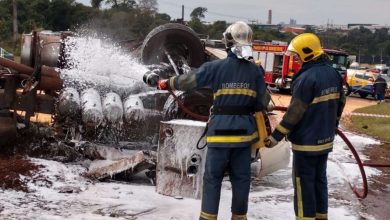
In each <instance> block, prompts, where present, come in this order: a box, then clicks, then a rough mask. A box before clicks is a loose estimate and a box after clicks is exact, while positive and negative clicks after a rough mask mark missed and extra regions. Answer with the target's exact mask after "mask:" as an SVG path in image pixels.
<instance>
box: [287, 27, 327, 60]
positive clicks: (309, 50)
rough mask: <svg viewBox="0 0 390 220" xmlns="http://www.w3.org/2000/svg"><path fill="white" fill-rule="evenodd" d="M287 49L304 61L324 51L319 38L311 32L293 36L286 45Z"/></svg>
mask: <svg viewBox="0 0 390 220" xmlns="http://www.w3.org/2000/svg"><path fill="white" fill-rule="evenodd" d="M287 51H288V52H293V53H296V54H298V56H299V58H300V59H301V60H302V62H304V63H305V62H309V61H311V60H313V59H315V58H317V57H319V56H320V55H321V54H323V53H324V50H323V49H322V47H321V42H320V39H319V38H318V37H317V36H316V35H315V34H312V33H304V34H300V35H298V36H296V37H294V39H292V41H291V43H290V44H289V45H288V48H287Z"/></svg>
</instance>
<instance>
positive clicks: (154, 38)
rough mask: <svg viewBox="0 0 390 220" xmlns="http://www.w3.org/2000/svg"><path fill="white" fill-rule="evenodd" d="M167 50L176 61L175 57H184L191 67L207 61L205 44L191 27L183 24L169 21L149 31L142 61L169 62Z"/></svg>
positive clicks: (142, 53)
mask: <svg viewBox="0 0 390 220" xmlns="http://www.w3.org/2000/svg"><path fill="white" fill-rule="evenodd" d="M165 50H167V51H168V53H169V54H170V55H171V56H172V58H173V60H174V61H176V60H175V58H178V57H183V58H184V59H185V60H186V62H187V64H188V65H189V66H190V67H195V68H197V67H199V66H200V65H202V64H203V63H204V61H205V53H204V46H203V44H202V42H201V41H200V39H199V37H198V36H197V35H196V33H195V32H194V31H193V30H192V29H191V28H189V27H187V26H185V25H182V24H177V23H168V24H164V25H161V26H158V27H156V28H155V29H153V30H152V31H151V32H149V34H148V35H147V36H146V38H145V40H144V42H143V44H142V46H141V61H142V63H144V64H146V65H150V64H159V63H160V62H165V63H169V61H168V59H167V57H166V55H165V53H164V51H165ZM175 63H177V62H175Z"/></svg>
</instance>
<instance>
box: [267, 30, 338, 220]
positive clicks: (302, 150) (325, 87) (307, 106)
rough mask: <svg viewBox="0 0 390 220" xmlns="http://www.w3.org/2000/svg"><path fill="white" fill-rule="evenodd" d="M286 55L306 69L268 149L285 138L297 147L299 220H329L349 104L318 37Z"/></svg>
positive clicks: (302, 40)
mask: <svg viewBox="0 0 390 220" xmlns="http://www.w3.org/2000/svg"><path fill="white" fill-rule="evenodd" d="M287 52H288V53H290V54H291V55H293V56H297V58H299V60H301V62H302V68H301V69H300V71H299V72H298V73H297V74H295V75H294V78H293V83H292V98H291V102H290V105H289V107H288V109H287V112H286V114H285V115H284V116H283V119H282V121H281V122H280V123H279V125H277V126H276V128H275V130H274V131H273V132H272V134H271V135H270V136H269V137H268V138H267V139H266V145H267V146H268V147H273V146H275V145H276V144H277V143H278V141H280V140H281V139H282V138H283V137H285V136H287V138H288V139H289V140H290V141H291V143H292V150H293V183H294V211H295V215H296V219H297V220H310V219H313V220H314V219H327V218H328V186H327V177H326V165H327V159H328V154H329V152H331V151H332V148H333V141H334V137H335V131H336V128H337V126H338V122H339V118H340V116H341V113H342V111H343V108H344V105H345V96H344V92H343V89H342V87H343V81H342V78H341V75H340V74H339V73H338V72H337V71H336V70H335V69H333V68H332V66H331V65H330V64H329V62H328V59H327V56H326V55H325V54H324V51H323V49H322V47H321V43H320V40H319V38H318V37H317V36H316V35H314V34H311V33H304V34H301V35H298V36H296V37H295V38H294V39H293V40H292V41H291V43H290V44H289V46H288V49H287Z"/></svg>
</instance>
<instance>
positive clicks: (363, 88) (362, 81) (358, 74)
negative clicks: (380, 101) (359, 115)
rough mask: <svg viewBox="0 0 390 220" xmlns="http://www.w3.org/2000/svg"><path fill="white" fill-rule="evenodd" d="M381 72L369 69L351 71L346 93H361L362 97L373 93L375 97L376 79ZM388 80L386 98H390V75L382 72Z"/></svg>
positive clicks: (383, 76) (348, 76)
mask: <svg viewBox="0 0 390 220" xmlns="http://www.w3.org/2000/svg"><path fill="white" fill-rule="evenodd" d="M379 74H380V73H374V72H367V71H349V72H348V75H347V84H346V85H347V91H346V95H349V94H351V93H354V94H356V93H357V94H359V96H360V97H362V98H366V97H367V96H369V95H371V96H372V97H375V93H374V81H375V80H376V79H377V78H378V75H379ZM381 76H382V78H384V79H385V80H386V82H387V87H388V88H387V90H386V95H385V97H386V98H390V77H388V76H387V75H386V74H381Z"/></svg>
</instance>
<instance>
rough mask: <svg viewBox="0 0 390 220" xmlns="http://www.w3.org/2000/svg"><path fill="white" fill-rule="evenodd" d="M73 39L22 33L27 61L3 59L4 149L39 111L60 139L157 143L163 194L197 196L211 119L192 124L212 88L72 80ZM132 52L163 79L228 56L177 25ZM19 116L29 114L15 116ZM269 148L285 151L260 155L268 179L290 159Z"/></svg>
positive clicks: (0, 111)
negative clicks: (67, 74) (122, 86)
mask: <svg viewBox="0 0 390 220" xmlns="http://www.w3.org/2000/svg"><path fill="white" fill-rule="evenodd" d="M72 37H74V35H73V34H72V33H70V32H47V31H43V32H33V33H31V34H24V35H23V40H22V53H21V64H19V63H15V62H13V61H11V60H7V59H5V58H0V66H2V67H3V68H2V69H3V70H2V72H1V73H0V142H1V143H0V146H2V145H4V144H5V143H9V141H10V140H12V139H15V137H16V136H17V133H18V127H20V126H19V125H20V124H25V125H27V126H28V124H29V123H30V118H31V117H32V116H34V115H35V114H37V113H46V114H50V115H51V116H52V125H53V127H54V130H55V132H56V136H57V138H59V139H62V140H74V139H76V140H89V141H96V142H106V143H114V144H113V145H114V146H118V145H119V143H124V142H126V143H133V145H137V144H138V145H140V148H141V149H142V146H154V148H153V149H156V148H157V146H158V149H157V165H156V173H157V175H156V177H157V191H158V192H160V193H162V194H165V195H173V196H175V195H180V196H187V197H194V198H198V197H199V196H200V191H199V186H200V185H201V181H202V178H201V176H202V171H203V166H204V164H203V162H204V160H202V158H203V157H204V156H205V151H206V149H207V148H206V149H203V150H200V149H197V147H196V145H197V142H198V140H199V138H200V136H201V135H202V133H203V130H204V127H205V122H200V121H199V120H198V119H195V121H194V118H193V115H198V116H203V117H207V116H208V115H209V109H210V107H211V105H212V101H213V94H212V91H210V90H208V89H200V90H194V91H189V92H181V91H175V92H172V93H170V92H167V91H158V90H156V89H155V88H151V87H148V86H147V85H146V84H144V83H143V82H142V79H141V78H140V79H139V80H138V81H137V82H135V83H134V84H132V85H129V86H128V87H129V88H127V91H126V92H125V93H123V92H121V91H120V90H117V89H115V88H113V87H109V88H106V87H105V86H96V85H89V86H88V85H87V86H85V85H83V86H78V85H77V83H78V82H72V83H67V81H66V80H65V79H64V77H62V75H61V74H62V71H61V70H63V69H65V68H66V67H67V65H68V63H67V56H69V54H66V50H65V44H64V42H65V41H66V39H69V38H72ZM132 53H133V54H134V55H135V57H139V59H140V60H139V61H140V62H141V63H142V64H144V65H145V66H146V68H145V72H146V71H152V72H153V73H155V74H157V75H159V77H160V78H168V77H171V76H173V75H175V74H193V72H194V70H195V69H196V68H198V67H199V66H200V65H201V64H203V63H204V62H206V61H210V60H213V59H220V58H221V57H223V56H224V55H223V53H224V52H223V51H221V50H216V49H214V48H208V47H205V44H204V42H202V41H201V40H200V39H199V37H198V36H197V35H196V33H195V32H194V31H193V30H192V29H190V28H189V27H187V26H184V25H181V24H173V23H170V24H165V25H162V26H159V27H157V28H155V29H153V30H152V31H151V32H150V33H149V34H148V35H147V36H146V38H145V40H144V41H143V43H142V45H141V46H140V47H138V48H135V49H133V50H132ZM221 54H222V55H221ZM180 104H181V105H182V106H185V107H183V108H182V107H180ZM20 112H23V114H22V115H21V114H17V113H20ZM271 117H272V116H271ZM264 118H265V121H264V125H263V126H264V127H267V130H268V132H269V131H270V129H271V123H270V121H271V120H270V116H268V115H267V114H265V117H264ZM188 119H192V120H188ZM134 143H135V144H134ZM149 149H150V148H149ZM268 150H269V151H280V152H281V153H280V154H278V153H277V152H273V153H271V154H268V155H271V156H270V157H262V161H261V163H262V166H261V168H260V169H258V168H256V167H255V168H256V169H258V170H257V171H256V175H260V176H263V175H266V174H268V173H270V172H273V171H275V170H277V169H279V168H281V167H283V166H287V164H288V162H289V149H288V147H287V148H286V147H285V145H284V147H283V148H272V149H264V148H262V149H260V152H262V154H263V155H265V154H267V151H268ZM277 155H279V156H278V158H276V157H277ZM281 161H282V162H281Z"/></svg>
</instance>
